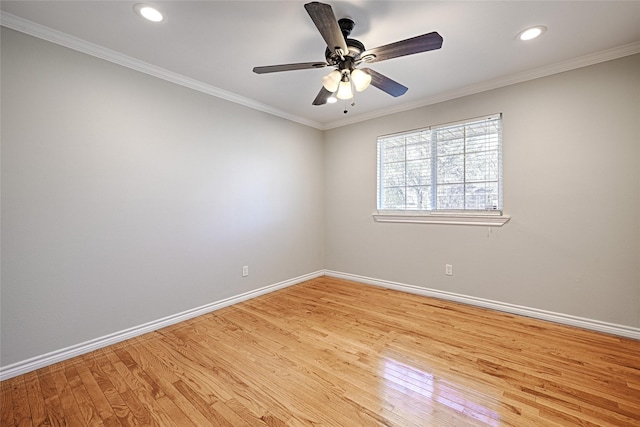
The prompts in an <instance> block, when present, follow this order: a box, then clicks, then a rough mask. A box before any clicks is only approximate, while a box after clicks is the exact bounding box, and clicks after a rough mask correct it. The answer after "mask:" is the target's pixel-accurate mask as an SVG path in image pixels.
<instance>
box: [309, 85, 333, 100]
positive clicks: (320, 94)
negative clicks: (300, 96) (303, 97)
mask: <svg viewBox="0 0 640 427" xmlns="http://www.w3.org/2000/svg"><path fill="white" fill-rule="evenodd" d="M331 95H333V93H332V92H329V91H328V90H326V89H325V88H324V86H322V88H321V89H320V92H318V96H316V99H314V100H313V102H312V103H311V104H312V105H324V104H326V103H327V100H328V99H329V97H330V96H331Z"/></svg>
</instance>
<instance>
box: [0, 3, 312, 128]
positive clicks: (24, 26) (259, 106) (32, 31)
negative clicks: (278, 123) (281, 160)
mask: <svg viewBox="0 0 640 427" xmlns="http://www.w3.org/2000/svg"><path fill="white" fill-rule="evenodd" d="M0 25H2V26H3V27H7V28H10V29H12V30H16V31H19V32H21V33H25V34H28V35H30V36H33V37H37V38H39V39H42V40H46V41H48V42H51V43H55V44H57V45H60V46H64V47H67V48H69V49H73V50H75V51H78V52H82V53H85V54H87V55H91V56H94V57H96V58H100V59H104V60H105V61H109V62H112V63H114V64H118V65H121V66H123V67H127V68H130V69H132V70H135V71H139V72H141V73H145V74H148V75H150V76H153V77H157V78H160V79H163V80H166V81H168V82H171V83H175V84H178V85H180V86H184V87H187V88H190V89H193V90H196V91H198V92H202V93H205V94H207V95H211V96H215V97H217V98H221V99H224V100H226V101H230V102H233V103H236V104H240V105H243V106H245V107H249V108H252V109H254V110H258V111H262V112H265V113H268V114H271V115H274V116H278V117H281V118H283V119H287V120H290V121H293V122H297V123H300V124H303V125H306V126H310V127H313V128H316V129H321V128H322V124H321V123H318V122H316V121H313V120H309V119H307V118H304V117H300V116H297V115H294V114H290V113H287V112H286V111H282V110H279V109H277V108H274V107H272V106H270V105H267V104H263V103H260V102H257V101H254V100H253V99H249V98H245V97H243V96H240V95H237V94H235V93H232V92H229V91H226V90H224V89H220V88H219V87H216V86H213V85H210V84H207V83H203V82H201V81H199V80H195V79H192V78H189V77H186V76H183V75H182V74H178V73H175V72H173V71H169V70H166V69H164V68H161V67H157V66H155V65H152V64H149V63H147V62H144V61H140V60H138V59H135V58H132V57H130V56H127V55H124V54H122V53H119V52H116V51H114V50H111V49H107V48H105V47H102V46H99V45H97V44H94V43H90V42H88V41H85V40H82V39H79V38H77V37H74V36H71V35H69V34H66V33H63V32H61V31H58V30H54V29H51V28H49V27H45V26H44V25H40V24H36V23H35V22H32V21H29V20H27V19H23V18H20V17H18V16H15V15H12V14H10V13H6V12H3V11H0Z"/></svg>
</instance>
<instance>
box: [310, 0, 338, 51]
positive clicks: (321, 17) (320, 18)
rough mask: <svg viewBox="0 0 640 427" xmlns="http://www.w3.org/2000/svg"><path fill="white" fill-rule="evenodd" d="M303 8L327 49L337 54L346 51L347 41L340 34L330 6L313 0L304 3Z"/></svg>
mask: <svg viewBox="0 0 640 427" xmlns="http://www.w3.org/2000/svg"><path fill="white" fill-rule="evenodd" d="M304 8H305V9H306V10H307V13H308V14H309V16H310V17H311V19H312V20H313V23H314V24H316V27H317V28H318V31H320V34H321V35H322V38H323V39H324V41H325V42H326V43H327V47H328V48H329V50H330V51H331V52H333V53H335V54H337V55H339V56H342V55H344V54H346V53H348V52H349V48H348V47H347V42H346V41H345V39H344V36H343V35H342V31H341V30H340V25H338V21H337V20H336V16H335V15H334V14H333V9H332V8H331V6H330V5H328V4H324V3H319V2H317V1H314V2H311V3H307V4H305V5H304ZM337 50H341V53H339V52H337Z"/></svg>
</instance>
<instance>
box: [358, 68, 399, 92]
mask: <svg viewBox="0 0 640 427" xmlns="http://www.w3.org/2000/svg"><path fill="white" fill-rule="evenodd" d="M362 71H364V72H366V73H368V74H369V75H370V76H371V84H372V85H373V86H375V87H377V88H378V89H380V90H381V91H383V92H386V93H388V94H389V95H391V96H393V97H396V98H397V97H398V96H401V95H404V94H405V93H406V92H407V91H408V90H409V88H408V87H406V86H403V85H401V84H400V83H398V82H397V81H395V80H391V79H390V78H389V77H387V76H385V75H382V74H380V73H378V72H377V71H373V70H372V69H371V68H362Z"/></svg>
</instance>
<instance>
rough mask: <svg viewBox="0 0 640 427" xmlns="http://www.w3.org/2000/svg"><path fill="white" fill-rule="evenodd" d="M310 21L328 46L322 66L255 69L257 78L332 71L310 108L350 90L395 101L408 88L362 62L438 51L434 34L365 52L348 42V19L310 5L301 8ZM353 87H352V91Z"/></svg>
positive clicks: (439, 42) (439, 44)
mask: <svg viewBox="0 0 640 427" xmlns="http://www.w3.org/2000/svg"><path fill="white" fill-rule="evenodd" d="M304 8H305V9H306V11H307V13H308V14H309V16H310V17H311V20H312V21H313V23H314V24H315V26H316V28H317V29H318V31H319V32H320V35H321V36H322V38H323V39H324V41H325V43H326V44H327V48H326V50H325V60H326V62H325V63H322V62H304V63H295V64H283V65H269V66H263V67H254V69H253V72H254V73H256V74H266V73H274V72H280V71H292V70H305V69H313V68H322V67H327V66H330V67H334V70H333V71H331V72H330V73H329V74H327V75H326V76H324V77H323V78H322V88H320V92H319V93H318V95H317V96H316V98H315V99H314V100H313V102H312V104H313V105H324V104H327V103H333V102H335V100H336V98H338V99H345V100H346V99H351V98H353V89H354V88H355V90H356V91H358V92H362V91H363V90H365V89H367V88H368V87H369V85H373V86H374V87H376V88H378V89H380V90H381V91H383V92H385V93H387V94H389V95H391V96H393V97H398V96H401V95H404V94H405V93H406V92H407V90H408V88H407V87H405V86H403V85H401V84H400V83H398V82H396V81H394V80H392V79H390V78H389V77H387V76H385V75H383V74H380V73H378V72H376V71H374V70H372V69H370V68H362V69H360V68H357V67H358V66H359V65H360V64H362V63H363V62H365V63H375V62H380V61H386V60H387V59H392V58H398V57H400V56H406V55H414V54H416V53H422V52H427V51H430V50H436V49H440V48H441V47H442V42H443V39H442V37H441V36H440V34H438V33H437V32H431V33H427V34H423V35H421V36H417V37H412V38H410V39H406V40H401V41H398V42H395V43H391V44H388V45H385V46H380V47H377V48H373V49H369V50H366V49H365V47H364V44H362V43H361V42H360V41H358V40H355V39H351V38H349V35H350V34H351V31H352V30H353V28H354V26H355V23H354V22H353V21H352V20H351V19H349V18H342V19H340V20H336V17H335V15H334V13H333V9H332V8H331V6H330V5H328V4H325V3H319V2H311V3H307V4H305V5H304ZM352 85H353V87H352Z"/></svg>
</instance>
